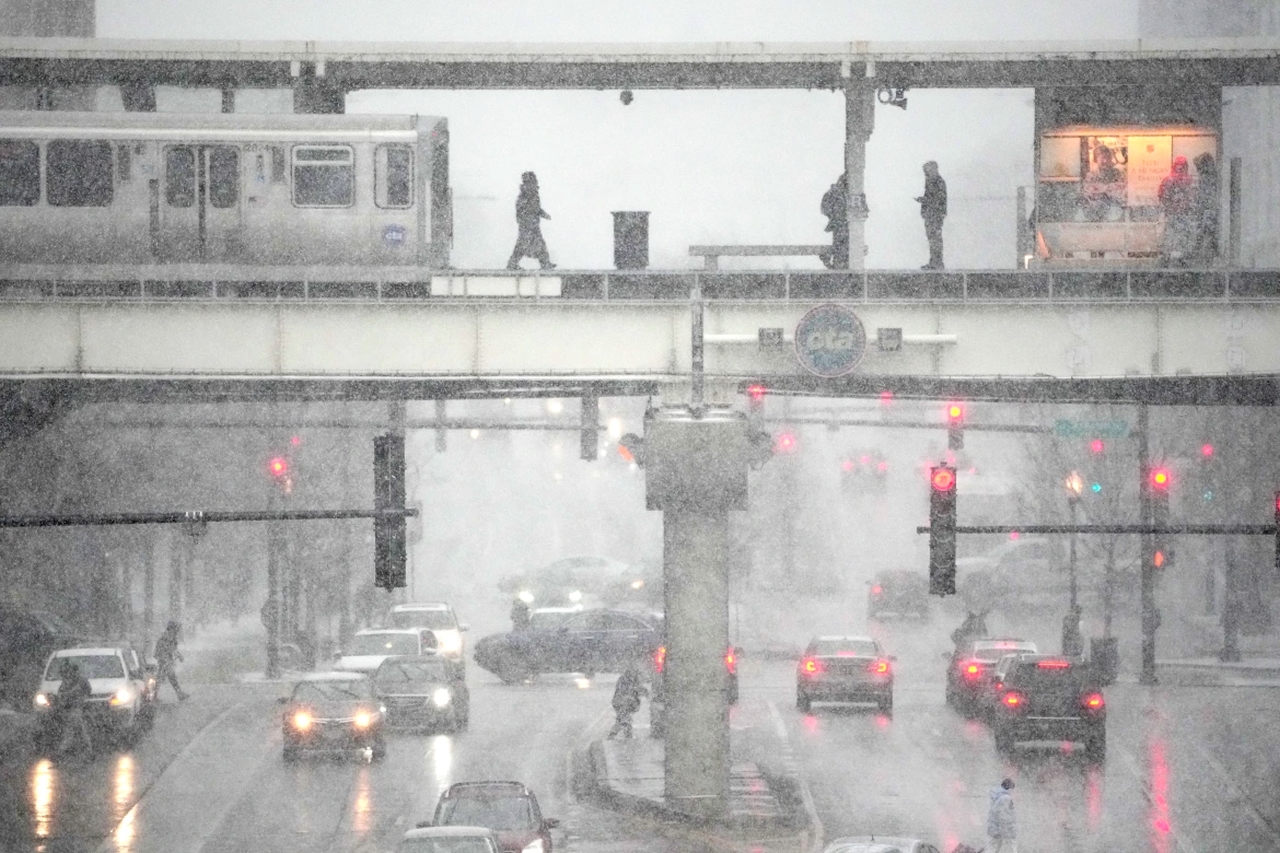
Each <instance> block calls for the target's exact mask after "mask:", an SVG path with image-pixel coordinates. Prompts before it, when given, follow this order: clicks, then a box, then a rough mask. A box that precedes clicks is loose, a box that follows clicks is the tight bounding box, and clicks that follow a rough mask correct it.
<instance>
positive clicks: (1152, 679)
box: [1137, 403, 1160, 685]
mask: <svg viewBox="0 0 1280 853" xmlns="http://www.w3.org/2000/svg"><path fill="white" fill-rule="evenodd" d="M1150 428H1151V420H1150V415H1149V413H1148V411H1147V406H1146V404H1145V403H1144V404H1142V405H1140V406H1138V429H1137V433H1138V488H1139V489H1140V494H1141V495H1142V499H1141V500H1140V501H1139V506H1140V507H1141V511H1142V523H1143V524H1144V525H1151V524H1152V523H1153V518H1154V514H1153V512H1152V506H1151V500H1150V498H1149V497H1148V496H1147V489H1148V486H1147V482H1146V476H1147V469H1148V468H1149V467H1150V449H1149V442H1150V434H1149V432H1150ZM1155 549H1156V541H1155V536H1154V535H1153V534H1151V533H1144V534H1142V552H1141V553H1142V672H1141V675H1140V676H1139V682H1140V683H1142V684H1146V685H1153V684H1156V683H1157V680H1156V629H1157V628H1158V627H1160V613H1159V612H1158V611H1157V610H1156V576H1155V567H1154V565H1153V562H1154V558H1155Z"/></svg>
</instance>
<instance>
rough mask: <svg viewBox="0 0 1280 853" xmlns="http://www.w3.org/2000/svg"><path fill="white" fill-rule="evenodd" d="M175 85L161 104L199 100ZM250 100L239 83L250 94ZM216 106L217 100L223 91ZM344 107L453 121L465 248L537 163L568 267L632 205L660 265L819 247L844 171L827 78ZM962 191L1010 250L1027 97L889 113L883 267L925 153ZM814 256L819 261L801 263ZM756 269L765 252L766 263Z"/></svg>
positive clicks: (1132, 2) (179, 4)
mask: <svg viewBox="0 0 1280 853" xmlns="http://www.w3.org/2000/svg"><path fill="white" fill-rule="evenodd" d="M97 16H98V17H97V25H98V35H99V36H101V37H104V38H182V39H194V38H211V39H288V40H343V41H421V42H440V41H474V42H510V41H525V42H528V41H534V42H628V41H631V42H637V41H638V42H680V41H753V40H755V41H770V42H779V41H826V42H830V41H854V40H871V41H916V42H920V41H940V40H945V41H961V40H966V41H967V40H993V41H1007V40H1026V39H1034V40H1061V39H1111V38H1132V37H1134V36H1135V34H1136V32H1137V0H1120V2H1102V0H1073V1H1072V2H1066V0H1033V2H1028V0H987V1H986V2H978V3H960V2H954V0H933V1H932V2H929V0H908V2H867V0H852V2H851V1H850V0H844V2H837V0H805V2H802V3H797V2H794V0H771V2H700V3H693V2H688V0H684V2H680V0H648V1H647V2H639V3H637V2H634V0H628V1H627V2H617V0H542V1H541V2H536V3H531V2H514V0H468V1H467V2H465V3H459V2H439V0H412V2H409V0H404V1H403V2H402V0H363V2H360V3H350V2H336V0H276V2H269V0H268V2H264V0H177V1H175V0H98V12H97ZM191 103H192V102H191V101H190V99H174V98H173V97H171V96H170V97H168V98H162V99H161V108H162V109H165V108H166V105H168V107H167V108H173V109H179V108H183V109H190V108H191V107H190V104H191ZM249 103H250V100H249V99H248V98H242V99H241V105H242V108H243V107H244V106H245V105H248V104H249ZM202 104H203V107H204V108H207V109H212V110H216V109H217V108H218V100H217V97H216V95H214V93H208V94H207V97H206V98H205V99H204V100H203V101H202ZM347 108H348V112H353V113H354V112H365V113H369V112H374V113H415V112H416V113H422V114H430V115H443V116H445V117H447V118H448V119H449V122H450V129H451V143H452V159H451V169H452V179H453V185H454V193H455V209H456V214H455V235H456V236H455V245H454V256H453V260H454V263H455V265H458V266H463V267H472V268H484V267H495V266H500V265H502V264H503V263H504V262H505V260H506V257H507V254H508V253H509V252H510V248H511V244H512V242H513V241H514V238H515V224H514V213H513V205H514V200H515V195H516V192H517V189H518V185H519V176H520V173H521V172H523V171H525V170H529V169H532V170H534V171H536V172H537V173H538V176H539V179H540V183H541V186H542V201H543V207H545V208H546V209H547V211H548V212H549V213H550V214H551V216H552V219H551V221H550V222H547V223H545V224H544V234H545V235H546V238H547V242H548V244H549V246H550V249H551V253H552V256H553V259H554V260H556V261H557V262H558V263H560V264H561V265H562V266H569V267H575V268H584V267H592V268H601V267H608V266H611V264H612V217H611V215H610V213H611V211H616V210H648V211H650V232H651V234H650V240H651V251H650V257H651V263H652V265H654V266H660V267H667V268H671V267H686V266H689V265H691V264H692V263H694V262H693V261H691V259H690V258H689V257H688V255H687V250H688V246H689V245H690V244H694V243H741V242H746V243H820V242H825V241H826V240H828V239H829V236H828V235H827V234H825V233H824V232H823V226H824V225H825V219H824V218H823V217H822V216H821V215H820V214H819V212H818V204H819V201H820V199H821V197H822V194H823V192H824V191H825V190H826V189H827V187H828V186H829V185H830V183H831V182H832V181H833V180H834V179H835V178H836V176H837V175H839V173H840V171H841V169H842V148H843V132H844V104H843V96H842V95H840V94H837V93H831V92H775V91H765V92H760V91H738V92H735V91H709V92H637V93H636V97H635V101H634V102H633V103H632V104H631V105H630V106H625V107H624V106H623V105H622V104H621V103H620V101H619V99H618V93H617V92H567V93H562V92H399V93H372V92H361V93H354V94H352V95H351V96H350V97H349V98H348V104H347ZM928 159H936V160H937V161H938V162H939V164H940V168H941V172H942V175H943V177H944V178H946V179H947V181H948V185H949V189H950V194H951V215H950V217H949V218H948V220H947V224H946V230H945V236H946V240H947V262H948V266H950V267H952V268H960V267H1005V266H1011V265H1012V264H1013V263H1014V259H1015V251H1014V229H1015V227H1016V220H1015V216H1014V210H1015V207H1014V205H1015V201H1014V199H1015V197H1016V191H1017V187H1018V186H1019V185H1023V184H1027V183H1029V182H1030V180H1031V160H1032V150H1031V92H1030V91H1029V90H1028V91H989V92H972V91H963V92H957V91H944V90H934V91H912V92H909V93H908V109H907V110H906V111H905V112H904V111H902V110H900V109H897V108H895V107H887V106H881V107H879V108H878V109H877V115H876V130H875V134H874V136H873V137H872V139H871V142H870V145H869V148H868V172H867V195H868V199H867V200H868V204H869V206H870V208H871V211H872V213H871V219H870V220H869V221H868V224H867V239H868V244H869V247H870V248H869V255H868V258H867V261H868V265H869V266H872V267H881V268H890V267H909V266H918V265H919V264H922V263H924V261H925V260H927V246H926V244H925V240H924V233H923V227H922V225H921V222H920V218H919V210H918V206H917V205H916V204H915V203H914V202H913V201H912V198H913V197H914V196H916V195H919V194H920V192H921V190H922V185H923V177H922V175H921V171H920V166H921V164H922V163H923V162H924V161H925V160H928ZM788 263H789V264H790V265H791V266H794V267H806V266H817V265H818V262H817V261H816V260H815V259H809V260H807V261H806V260H796V261H791V262H788ZM753 265H759V263H758V262H754V263H753Z"/></svg>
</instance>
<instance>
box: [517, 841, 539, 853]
mask: <svg viewBox="0 0 1280 853" xmlns="http://www.w3.org/2000/svg"><path fill="white" fill-rule="evenodd" d="M520 853H542V839H541V838H535V839H533V840H532V841H530V842H529V843H528V844H526V845H525V846H524V848H523V849H521V851H520Z"/></svg>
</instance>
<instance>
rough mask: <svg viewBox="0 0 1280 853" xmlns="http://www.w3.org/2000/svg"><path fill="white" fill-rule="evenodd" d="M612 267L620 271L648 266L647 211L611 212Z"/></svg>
mask: <svg viewBox="0 0 1280 853" xmlns="http://www.w3.org/2000/svg"><path fill="white" fill-rule="evenodd" d="M613 265H614V266H615V267H617V268H618V269H620V270H642V269H645V268H646V267H648V266H649V211H647V210H615V211H614V212H613Z"/></svg>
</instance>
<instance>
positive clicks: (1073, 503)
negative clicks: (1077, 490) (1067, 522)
mask: <svg viewBox="0 0 1280 853" xmlns="http://www.w3.org/2000/svg"><path fill="white" fill-rule="evenodd" d="M1067 502H1068V503H1069V504H1071V523H1072V525H1075V524H1077V523H1078V522H1077V521H1076V511H1077V508H1078V507H1079V505H1080V501H1079V500H1077V499H1076V498H1075V497H1072V498H1071V499H1070V500H1068V501H1067ZM1058 553H1059V554H1061V553H1062V552H1061V551H1059V552H1058ZM1076 596H1077V583H1076V534H1075V531H1074V530H1073V531H1071V612H1072V613H1075V612H1076V608H1077V607H1078V606H1079V604H1078V602H1077V597H1076Z"/></svg>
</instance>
